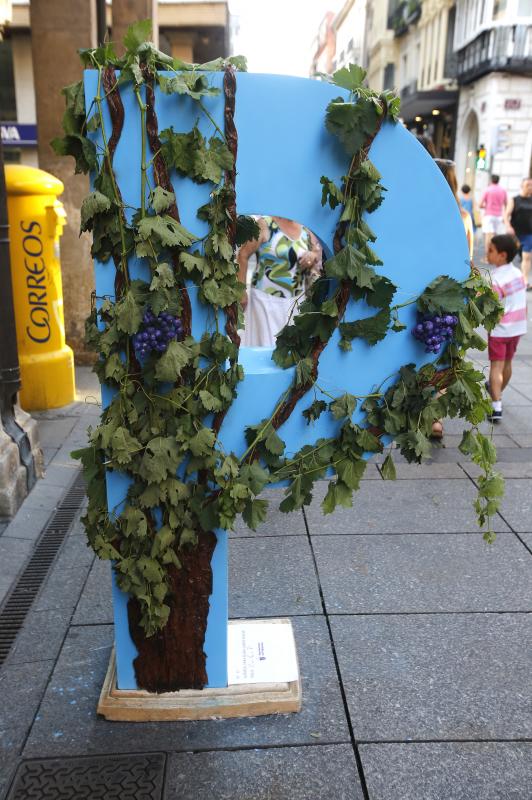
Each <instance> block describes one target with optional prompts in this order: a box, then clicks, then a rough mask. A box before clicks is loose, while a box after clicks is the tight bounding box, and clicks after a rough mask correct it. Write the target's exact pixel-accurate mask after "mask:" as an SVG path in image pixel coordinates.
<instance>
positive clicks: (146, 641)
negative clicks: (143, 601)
mask: <svg viewBox="0 0 532 800" xmlns="http://www.w3.org/2000/svg"><path fill="white" fill-rule="evenodd" d="M215 547H216V536H215V534H214V533H212V532H210V531H209V532H204V531H202V532H200V533H199V535H198V544H197V545H196V546H195V547H190V548H187V550H186V551H180V552H179V560H180V561H181V565H182V566H181V569H177V568H176V567H171V568H170V569H169V572H168V574H169V578H170V583H171V596H170V598H169V600H168V603H169V605H170V609H171V610H170V616H169V619H168V622H167V624H166V625H165V627H164V628H163V630H162V631H159V633H156V634H155V635H154V636H150V637H149V638H146V636H145V633H144V630H143V629H142V628H141V627H140V624H139V623H140V606H139V603H138V602H137V601H136V600H134V599H131V600H130V601H129V603H128V615H129V630H130V633H131V637H132V639H133V641H134V643H135V646H136V648H137V650H138V652H139V654H138V656H137V658H136V659H135V661H134V662H133V663H134V667H135V676H136V679H137V686H138V687H139V689H146V690H147V691H149V692H157V693H160V692H175V691H177V690H178V689H203V687H204V686H205V685H206V684H207V670H206V655H205V652H204V650H203V644H204V642H205V632H206V630H207V616H208V613H209V596H210V595H211V593H212V568H211V558H212V554H213V552H214V548H215Z"/></svg>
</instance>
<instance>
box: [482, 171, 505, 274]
mask: <svg viewBox="0 0 532 800" xmlns="http://www.w3.org/2000/svg"><path fill="white" fill-rule="evenodd" d="M507 202H508V195H507V194H506V190H505V189H503V188H502V186H499V176H498V175H492V176H491V182H490V185H489V186H488V188H487V189H486V191H485V192H484V194H483V195H482V200H481V201H480V208H482V209H484V215H483V217H482V232H483V234H484V254H485V258H486V261H488V245H489V243H490V241H491V237H492V236H493V235H494V234H499V233H504V232H505V230H506V225H505V223H504V210H505V208H506V203H507Z"/></svg>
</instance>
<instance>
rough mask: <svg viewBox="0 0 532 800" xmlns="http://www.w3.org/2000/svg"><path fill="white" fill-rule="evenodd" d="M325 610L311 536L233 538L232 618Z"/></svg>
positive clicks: (230, 588)
mask: <svg viewBox="0 0 532 800" xmlns="http://www.w3.org/2000/svg"><path fill="white" fill-rule="evenodd" d="M321 612H322V607H321V600H320V595H319V589H318V581H317V577H316V571H315V569H314V563H313V560H312V553H311V550H310V545H309V542H308V539H307V537H304V536H298V537H295V536H290V537H289V538H287V539H279V538H261V539H232V540H231V542H230V546H229V616H230V617H233V618H238V617H286V616H291V615H293V614H321Z"/></svg>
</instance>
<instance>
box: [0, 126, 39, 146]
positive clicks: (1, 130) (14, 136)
mask: <svg viewBox="0 0 532 800" xmlns="http://www.w3.org/2000/svg"><path fill="white" fill-rule="evenodd" d="M0 134H1V136H2V144H3V145H4V147H34V146H35V145H36V144H37V125H19V123H18V122H2V123H0Z"/></svg>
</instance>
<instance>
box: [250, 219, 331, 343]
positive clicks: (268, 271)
mask: <svg viewBox="0 0 532 800" xmlns="http://www.w3.org/2000/svg"><path fill="white" fill-rule="evenodd" d="M257 223H258V226H259V231H260V233H259V238H258V239H252V240H251V241H249V242H246V243H245V244H243V245H242V247H241V248H240V250H239V252H238V255H237V261H238V264H239V278H240V280H241V281H242V283H247V277H248V266H249V264H248V262H249V258H250V256H252V255H253V254H255V255H256V257H257V266H256V267H255V269H254V270H253V275H252V278H251V286H250V288H249V290H248V291H247V292H246V295H245V297H244V299H243V301H242V305H243V306H244V309H245V320H246V326H245V331H244V333H243V336H242V344H243V345H247V346H248V347H274V346H275V337H276V335H277V334H278V333H279V331H280V330H281V329H282V328H284V326H285V325H286V324H287V323H288V322H289V321H290V317H291V316H292V314H293V313H294V312H295V310H296V307H297V305H298V303H299V302H300V301H301V300H302V298H303V296H304V292H305V289H306V288H308V286H309V285H310V283H311V282H312V281H313V280H315V279H316V277H317V276H318V275H319V272H320V270H321V258H322V250H321V246H320V244H319V242H318V240H317V239H316V237H315V236H314V234H313V233H312V232H311V231H309V230H308V229H307V228H305V227H303V225H301V224H300V223H299V222H294V221H293V220H290V219H285V218H284V217H258V218H257Z"/></svg>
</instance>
